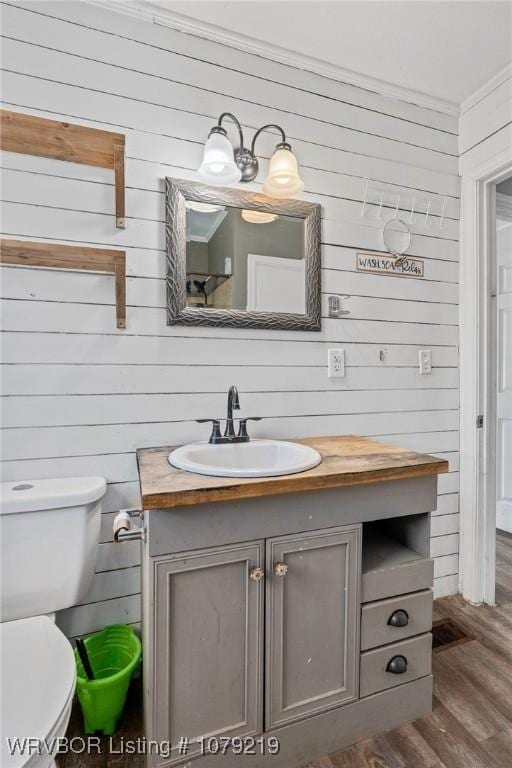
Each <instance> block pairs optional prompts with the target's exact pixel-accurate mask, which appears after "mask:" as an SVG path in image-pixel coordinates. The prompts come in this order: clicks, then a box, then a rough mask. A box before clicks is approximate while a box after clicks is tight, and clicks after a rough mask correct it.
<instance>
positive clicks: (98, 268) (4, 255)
mask: <svg viewBox="0 0 512 768" xmlns="http://www.w3.org/2000/svg"><path fill="white" fill-rule="evenodd" d="M0 263H2V264H15V265H21V266H25V267H52V268H54V269H77V270H88V271H91V272H109V273H110V272H111V273H112V274H113V275H114V277H115V286H116V320H117V327H118V328H126V254H125V252H124V251H112V250H108V249H106V248H86V247H85V246H81V245H60V244H59V243H33V242H30V241H23V240H0Z"/></svg>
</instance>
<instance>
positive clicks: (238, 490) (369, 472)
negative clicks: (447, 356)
mask: <svg viewBox="0 0 512 768" xmlns="http://www.w3.org/2000/svg"><path fill="white" fill-rule="evenodd" d="M294 442H297V443H303V444H304V445H309V446H311V447H312V448H315V449H316V450H317V451H318V452H319V453H320V454H321V456H322V462H321V464H319V465H318V466H317V467H314V468H313V469H309V470H307V471H306V472H300V473H298V474H295V475H284V476H283V475H281V476H279V477H248V478H237V477H209V476H207V475H196V474H193V473H191V472H183V471H182V470H179V469H175V468H174V467H171V465H170V464H169V462H168V456H169V453H170V452H171V451H172V450H173V447H170V446H165V447H163V448H142V449H139V450H138V451H137V460H138V464H139V479H140V490H141V498H142V507H143V509H166V508H170V507H183V506H190V505H193V504H207V503H210V502H215V501H230V500H233V499H250V498H255V497H261V496H274V495H276V494H281V493H298V492H301V491H318V490H322V489H324V488H347V487H349V486H354V485H367V484H369V483H381V482H385V481H388V480H405V479H407V478H412V477H424V476H425V475H436V474H440V473H442V472H448V462H447V461H444V460H443V459H438V458H436V457H435V456H429V455H427V454H425V453H416V452H415V451H408V450H406V449H404V448H396V447H395V446H392V445H385V444H384V443H378V442H376V441H375V440H368V439H367V438H365V437H358V436H357V435H341V436H339V437H308V438H305V439H303V440H295V441H294Z"/></svg>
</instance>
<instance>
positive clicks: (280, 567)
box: [274, 562, 288, 576]
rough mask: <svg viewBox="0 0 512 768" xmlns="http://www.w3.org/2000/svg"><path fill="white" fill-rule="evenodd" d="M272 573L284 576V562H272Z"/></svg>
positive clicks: (285, 567)
mask: <svg viewBox="0 0 512 768" xmlns="http://www.w3.org/2000/svg"><path fill="white" fill-rule="evenodd" d="M274 573H275V575H276V576H286V574H287V573H288V566H287V565H286V563H282V562H279V563H274Z"/></svg>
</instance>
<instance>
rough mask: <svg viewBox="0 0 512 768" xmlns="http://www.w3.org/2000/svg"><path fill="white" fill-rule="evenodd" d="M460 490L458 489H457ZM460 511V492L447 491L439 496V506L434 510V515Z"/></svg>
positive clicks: (451, 513)
mask: <svg viewBox="0 0 512 768" xmlns="http://www.w3.org/2000/svg"><path fill="white" fill-rule="evenodd" d="M457 491H458V489H457ZM458 511H459V494H458V492H454V493H446V494H442V495H440V496H438V497H437V508H436V509H435V510H434V511H433V512H432V515H433V517H436V516H443V515H455V514H457V513H458Z"/></svg>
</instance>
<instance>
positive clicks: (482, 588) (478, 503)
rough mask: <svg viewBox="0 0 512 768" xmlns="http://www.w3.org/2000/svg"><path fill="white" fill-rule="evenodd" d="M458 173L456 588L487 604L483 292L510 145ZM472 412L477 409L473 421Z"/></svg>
mask: <svg viewBox="0 0 512 768" xmlns="http://www.w3.org/2000/svg"><path fill="white" fill-rule="evenodd" d="M468 154H469V155H471V153H468ZM477 154H479V153H477ZM461 172H462V186H461V259H460V311H459V318H460V533H461V540H460V576H459V589H460V591H461V592H462V595H463V597H464V598H465V599H466V600H469V601H470V602H472V603H488V604H490V605H493V604H494V600H495V588H496V374H495V368H496V344H495V340H496V328H495V325H496V324H495V318H493V311H494V309H495V303H494V300H493V299H492V297H491V293H492V291H493V288H494V284H495V276H494V272H495V254H494V251H495V242H496V192H495V186H496V184H499V182H500V181H503V179H505V178H507V177H508V176H510V175H512V146H505V148H504V149H503V150H502V151H500V152H497V153H496V154H493V155H492V156H491V157H490V158H489V157H487V158H486V159H485V160H484V161H482V162H480V163H475V162H474V161H472V159H471V157H468V158H462V159H461ZM493 269H494V271H493ZM479 416H483V425H482V426H481V427H479V426H478V422H477V419H478V417H479Z"/></svg>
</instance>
